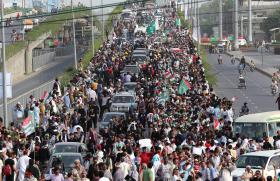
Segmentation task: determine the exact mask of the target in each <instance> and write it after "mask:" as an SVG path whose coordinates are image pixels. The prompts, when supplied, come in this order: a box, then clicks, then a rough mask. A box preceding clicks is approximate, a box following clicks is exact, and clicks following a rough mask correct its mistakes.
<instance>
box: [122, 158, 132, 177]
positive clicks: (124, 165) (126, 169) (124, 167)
mask: <svg viewBox="0 0 280 181" xmlns="http://www.w3.org/2000/svg"><path fill="white" fill-rule="evenodd" d="M121 161H122V162H121V163H120V169H121V170H122V172H123V173H124V177H126V176H127V175H128V172H129V171H130V165H129V164H128V163H126V162H125V159H124V158H122V159H121Z"/></svg>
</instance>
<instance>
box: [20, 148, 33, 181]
mask: <svg viewBox="0 0 280 181" xmlns="http://www.w3.org/2000/svg"><path fill="white" fill-rule="evenodd" d="M27 153H28V151H27V150H24V151H23V155H22V156H21V157H20V158H19V159H18V162H17V169H18V171H19V174H18V180H19V181H21V180H23V179H24V174H25V170H26V168H27V166H28V165H29V160H30V157H28V156H27Z"/></svg>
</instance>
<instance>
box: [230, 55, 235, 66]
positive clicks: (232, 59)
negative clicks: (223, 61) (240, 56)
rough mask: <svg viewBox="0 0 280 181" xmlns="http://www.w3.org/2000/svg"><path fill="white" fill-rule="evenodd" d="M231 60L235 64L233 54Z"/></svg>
mask: <svg viewBox="0 0 280 181" xmlns="http://www.w3.org/2000/svg"><path fill="white" fill-rule="evenodd" d="M230 61H231V63H232V64H235V57H234V56H233V55H232V56H231V60H230Z"/></svg>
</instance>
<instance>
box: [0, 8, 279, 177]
mask: <svg viewBox="0 0 280 181" xmlns="http://www.w3.org/2000/svg"><path fill="white" fill-rule="evenodd" d="M171 10H172V9H170V8H164V14H165V21H163V22H160V25H161V26H160V27H161V28H160V29H159V30H157V31H154V32H153V33H149V32H147V33H143V32H135V33H133V32H134V29H135V27H136V25H137V24H136V22H135V21H133V20H131V21H124V20H122V19H121V20H115V19H114V23H113V24H114V29H113V35H114V38H113V40H111V39H110V35H109V34H108V37H109V39H108V40H107V41H106V42H104V43H103V44H102V45H101V47H100V48H99V50H98V51H96V53H95V55H94V57H92V59H91V61H90V63H89V65H88V66H86V64H84V63H85V62H83V61H84V60H83V59H80V61H79V70H77V72H76V73H75V75H74V76H73V78H72V79H71V81H70V82H68V85H67V86H66V87H65V88H63V87H62V86H63V85H62V83H61V82H60V81H59V79H58V78H56V79H55V81H54V84H53V87H52V91H51V92H49V93H48V92H47V93H46V94H45V93H44V95H43V96H41V97H34V96H30V99H29V100H28V103H27V105H26V107H25V109H24V108H23V106H22V105H21V104H20V103H18V104H17V105H16V106H15V108H14V110H13V111H14V117H13V124H11V126H10V127H9V128H5V127H4V126H1V124H0V129H1V135H3V137H1V138H2V139H3V140H2V141H3V144H2V152H3V153H2V155H3V162H4V169H2V170H3V175H4V178H5V179H6V180H14V178H15V177H17V178H18V180H19V181H22V180H23V179H26V180H28V179H29V180H30V179H31V180H32V179H33V180H35V179H37V180H40V177H42V176H41V175H43V173H46V171H45V170H46V167H48V162H49V158H50V156H51V154H52V152H51V150H52V148H53V146H54V145H55V144H56V143H58V142H65V143H67V142H79V143H82V146H85V145H86V146H85V147H87V149H88V151H89V152H90V153H89V154H86V157H84V156H85V155H83V158H84V159H83V162H82V160H79V159H77V160H75V161H74V162H73V163H72V162H71V163H69V165H71V166H70V167H71V168H69V169H70V171H69V172H67V174H66V169H65V168H64V167H63V164H62V163H61V164H60V165H55V166H54V167H53V170H47V172H50V179H51V181H63V180H68V181H72V180H85V181H87V180H90V181H95V180H102V181H108V180H110V181H123V180H131V181H138V180H141V181H154V180H164V181H165V180H166V181H170V180H172V181H178V180H184V181H185V180H197V181H198V180H203V181H204V180H205V181H206V180H210V181H216V180H221V181H227V180H232V179H233V175H232V174H231V173H232V172H233V170H234V169H235V167H236V166H235V160H236V159H237V158H238V157H239V156H240V155H242V154H244V153H245V152H254V151H258V150H270V149H273V148H275V147H276V148H279V140H280V138H279V135H280V131H279V133H278V136H277V137H275V139H274V141H275V142H274V144H273V145H272V144H271V143H270V142H269V140H268V138H267V137H264V141H259V140H258V141H257V140H253V138H247V137H246V138H245V137H242V136H240V135H233V125H232V123H233V121H234V111H233V102H232V101H231V100H229V99H228V98H226V97H219V96H218V95H217V94H216V93H215V92H214V90H213V88H212V85H210V84H209V82H208V81H207V79H206V72H205V68H204V65H203V63H202V58H201V56H200V55H199V53H198V52H197V47H196V46H195V45H194V42H193V39H192V37H191V33H190V31H188V30H186V29H185V30H184V29H183V28H182V27H180V26H179V25H178V24H177V25H176V24H175V23H173V22H176V19H177V18H178V17H177V16H176V13H175V14H174V12H175V11H171ZM140 14H141V13H140ZM139 16H140V15H139ZM153 18H154V17H153V13H152V12H148V15H147V17H138V18H137V19H138V20H137V22H141V21H142V20H143V21H147V22H150V23H151V22H152V20H153ZM137 26H138V25H137ZM163 34H166V36H167V37H166V41H165V42H161V43H160V44H158V43H156V42H155V39H156V38H157V37H158V36H161V35H163ZM123 37H127V39H126V40H123ZM129 40H131V41H129ZM133 40H134V41H133ZM136 40H137V41H136ZM147 47H149V49H148V50H147V59H146V60H145V61H143V62H137V60H134V59H133V60H131V55H132V53H133V50H134V49H136V48H144V49H145V48H147ZM136 62H137V64H136ZM129 64H130V65H135V64H136V69H138V68H139V71H138V70H137V72H138V73H137V74H136V73H134V72H133V70H132V71H131V72H130V71H124V67H125V66H126V65H129ZM137 66H138V67H137ZM131 82H135V83H136V86H135V88H134V91H132V92H130V91H131V90H129V91H128V90H126V89H127V88H125V86H124V84H125V83H131ZM124 91H125V92H126V93H127V94H130V93H131V95H133V97H134V98H135V100H129V101H127V100H126V99H123V100H120V104H122V103H127V102H128V103H129V104H133V103H135V104H136V103H137V107H132V106H130V107H129V109H128V112H126V114H125V116H121V117H118V116H113V117H112V118H110V119H109V123H108V126H105V127H104V128H103V127H101V124H103V122H100V121H101V120H102V118H103V115H104V114H105V113H106V112H107V111H110V110H111V103H112V102H113V101H114V95H115V94H116V93H120V92H124ZM279 99H280V98H279ZM277 103H279V100H277ZM121 106H122V105H121ZM121 106H120V108H122V107H121ZM245 108H246V107H245ZM245 112H246V113H249V109H248V110H247V109H246V110H245ZM33 118H34V119H33ZM1 122H2V123H3V121H1V120H0V123H1ZM33 123H36V124H33ZM34 125H35V126H34ZM34 127H36V129H35V128H34ZM233 143H236V146H235V144H233ZM84 144H85V145H84ZM85 150H86V149H85ZM79 152H80V150H79ZM81 152H82V151H81ZM34 160H36V164H35V163H34V162H35V161H34ZM67 161H68V160H67ZM6 165H9V167H10V168H9V167H6ZM37 166H38V167H39V169H38V167H37ZM58 166H60V167H58ZM249 168H250V167H249V166H248V167H246V170H245V172H244V174H243V175H242V178H241V179H243V180H250V179H255V180H258V179H262V176H261V174H259V173H260V172H257V171H256V172H255V173H254V174H253V172H251V169H249ZM67 169H68V168H67ZM42 170H44V171H45V172H40V171H42ZM51 171H53V172H51ZM17 172H18V176H16V175H17V174H16V173H17ZM41 173H42V174H41ZM64 174H65V178H64ZM24 177H25V178H24Z"/></svg>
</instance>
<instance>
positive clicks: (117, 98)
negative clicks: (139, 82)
mask: <svg viewBox="0 0 280 181" xmlns="http://www.w3.org/2000/svg"><path fill="white" fill-rule="evenodd" d="M136 108H137V103H136V96H135V95H134V94H131V93H129V92H120V93H117V94H115V95H114V96H113V98H112V104H111V107H110V111H112V112H113V111H114V112H129V111H130V110H131V109H136Z"/></svg>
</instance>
